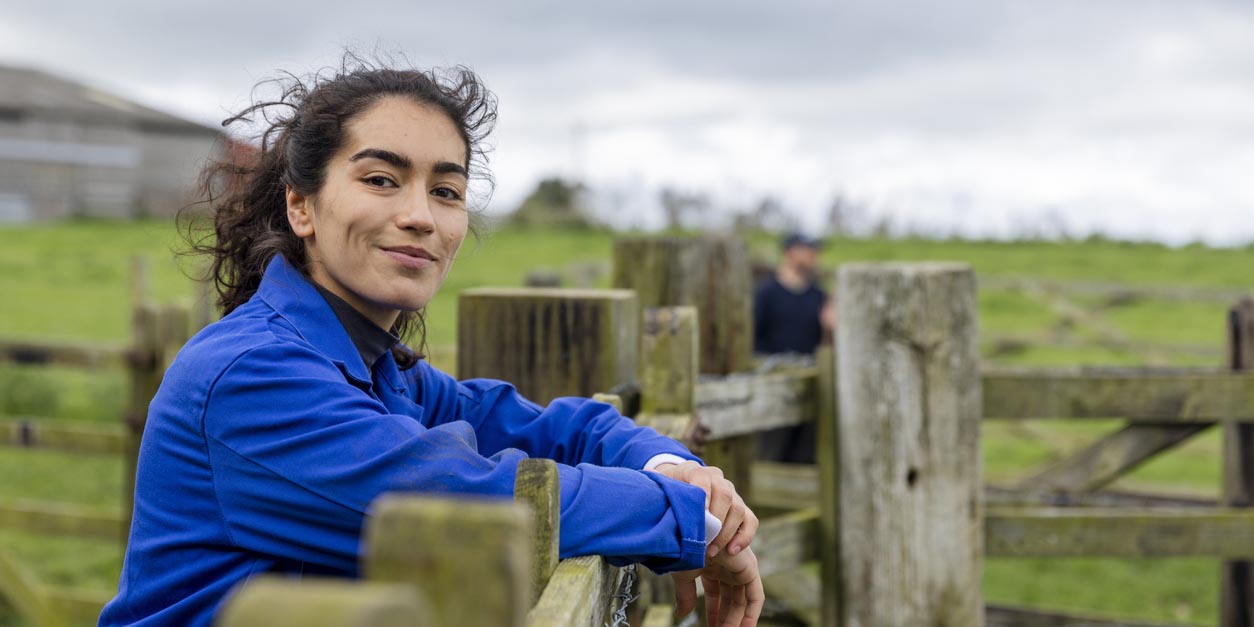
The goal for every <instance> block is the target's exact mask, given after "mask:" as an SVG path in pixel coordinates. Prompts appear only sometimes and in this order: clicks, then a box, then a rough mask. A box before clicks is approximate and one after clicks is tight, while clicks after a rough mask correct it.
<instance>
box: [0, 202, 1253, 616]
mask: <svg viewBox="0 0 1254 627" xmlns="http://www.w3.org/2000/svg"><path fill="white" fill-rule="evenodd" d="M612 240H613V235H612V234H609V233H599V232H591V233H588V232H553V231H544V232H535V231H532V232H526V231H508V230H501V231H498V232H495V233H490V234H488V235H485V236H483V237H482V238H481V239H480V240H478V241H474V240H472V241H469V242H467V244H466V245H465V246H464V247H463V250H462V252H461V254H460V255H459V259H458V261H457V265H456V266H455V267H454V269H453V271H452V274H451V275H450V277H449V280H448V282H447V284H446V285H445V287H444V289H443V290H442V291H441V293H440V294H439V295H438V296H437V297H436V299H435V301H434V302H433V303H432V304H431V306H430V308H429V311H428V323H427V328H428V333H429V337H428V340H429V344H430V346H431V348H432V360H433V362H435V363H436V365H438V366H441V367H446V368H449V367H451V365H452V364H453V363H454V362H453V360H454V359H455V356H454V355H453V351H454V344H455V338H456V315H455V314H456V294H457V292H458V291H460V290H462V289H465V288H468V287H472V286H485V285H507V286H515V285H520V284H521V283H522V281H523V277H524V276H525V274H526V273H527V271H528V270H531V269H534V268H538V267H548V268H553V269H558V270H563V271H565V272H567V274H569V275H571V276H574V275H579V276H583V277H585V280H588V281H590V282H591V284H592V285H600V286H604V285H607V284H608V281H609V277H608V271H609V257H610V249H611V244H612ZM773 242H774V240H773V239H771V238H769V237H761V238H754V239H752V240H751V246H752V248H753V250H754V251H755V253H756V254H758V255H759V256H760V257H762V258H765V259H770V258H772V256H773V254H774V243H773ZM180 246H181V244H180V240H179V237H178V234H177V233H176V232H175V230H174V229H173V227H172V226H171V225H169V224H167V223H162V222H146V223H131V224H124V223H107V222H98V223H91V222H85V223H70V224H62V225H56V226H34V227H8V228H3V229H0V336H5V337H15V336H16V337H31V338H58V339H66V338H70V339H79V340H90V341H99V342H108V343H124V342H126V340H127V337H128V333H129V330H128V325H129V315H130V312H129V303H130V299H131V295H130V294H131V292H130V286H129V266H130V259H131V257H132V256H134V255H142V256H144V257H146V258H147V259H148V261H149V264H150V267H151V276H152V287H153V292H154V297H155V299H156V300H158V301H161V302H164V301H170V300H180V299H181V300H188V301H190V300H191V299H192V298H193V297H194V294H195V290H194V289H193V285H192V283H191V281H190V280H189V279H188V278H187V275H188V274H190V273H193V272H194V271H195V269H196V268H197V267H198V266H197V263H198V261H197V260H194V259H189V258H181V257H179V256H177V255H176V254H175V252H174V251H175V250H177V249H178V248H179V247H180ZM823 260H824V263H825V265H826V266H828V267H834V266H836V265H837V264H840V263H844V262H849V261H888V260H892V261H908V260H957V261H964V262H967V263H970V264H971V265H972V266H973V267H974V268H975V269H976V271H977V272H978V273H979V275H980V278H981V280H986V281H988V282H989V283H990V284H997V283H998V282H997V280H999V279H1002V280H1004V279H1023V278H1031V279H1043V280H1049V281H1062V282H1090V283H1119V284H1127V285H1134V286H1147V287H1156V288H1171V287H1205V288H1214V289H1225V290H1240V289H1244V288H1247V287H1248V288H1250V289H1251V291H1254V279H1251V278H1249V276H1248V275H1247V272H1246V270H1245V269H1246V268H1249V267H1251V266H1254V250H1249V249H1225V250H1215V249H1207V248H1201V247H1188V248H1183V249H1171V248H1166V247H1163V246H1157V245H1148V244H1126V243H1115V242H1104V241H1089V242H1077V243H1066V244H1055V243H1040V242H1028V243H998V242H967V241H921V240H899V241H888V240H837V241H834V242H831V244H830V245H829V246H828V248H827V249H826V250H825V251H824V253H823ZM1003 283H1004V281H1003ZM979 306H980V325H981V333H982V338H983V343H984V349H985V352H986V360H987V361H989V362H991V363H998V364H1007V365H1080V364H1084V365H1185V366H1198V365H1208V366H1219V365H1221V364H1222V361H1223V356H1224V342H1225V330H1224V326H1223V325H1224V320H1225V315H1226V307H1225V305H1224V303H1222V302H1178V301H1167V300H1153V299H1142V300H1133V301H1130V302H1127V303H1113V304H1112V303H1101V302H1099V299H1095V298H1094V297H1092V296H1068V295H1066V294H1041V293H1037V292H1032V291H1025V290H1018V289H984V290H982V291H981V293H980V297H979ZM1076 310H1079V311H1081V312H1088V313H1086V314H1085V315H1080V316H1077V315H1076V314H1075V313H1074V312H1075V311H1076ZM1007 338H1009V339H1012V340H1015V341H1003V340H1006V339H1007ZM124 397H125V378H124V376H123V375H122V374H121V373H120V372H100V373H78V372H72V371H67V370H64V369H33V368H18V367H14V366H0V414H8V415H33V416H41V417H47V418H49V419H74V420H100V421H106V422H108V421H116V420H118V418H119V416H120V414H121V412H122V411H123V406H124V400H125V398H124ZM1116 425H1117V423H1115V422H1086V423H1083V424H1080V423H1067V424H1059V423H1054V422H1044V421H1042V422H1024V423H1013V424H1011V423H995V422H994V423H986V424H985V431H984V440H983V447H984V456H985V468H986V476H987V478H988V480H989V481H990V482H994V483H1001V484H1008V483H1013V482H1014V481H1015V480H1016V479H1018V478H1021V477H1023V476H1025V475H1026V474H1027V473H1029V472H1030V471H1031V469H1032V468H1034V467H1037V466H1039V465H1040V464H1043V463H1048V462H1049V461H1051V460H1055V459H1058V458H1059V457H1061V456H1064V455H1066V454H1067V453H1068V452H1070V451H1074V450H1076V449H1077V448H1080V447H1082V446H1084V445H1085V444H1086V443H1087V442H1089V441H1091V440H1092V439H1094V438H1096V437H1098V436H1100V435H1101V434H1102V433H1104V432H1106V431H1109V430H1111V429H1113V428H1115V427H1116ZM121 477H122V463H121V460H120V459H114V458H99V457H91V456H83V455H66V454H59V453H50V452H32V451H19V450H14V449H0V499H18V498H42V499H48V498H54V497H55V498H57V499H60V500H64V501H69V502H74V503H80V504H86V505H92V506H97V507H104V508H119V507H120V503H121V499H120V491H121ZM1218 486H1219V439H1218V437H1217V434H1215V433H1207V434H1204V435H1203V436H1201V437H1199V438H1197V439H1195V440H1194V441H1191V442H1189V443H1187V444H1186V445H1184V446H1182V447H1181V448H1179V449H1178V450H1175V451H1173V452H1171V453H1169V454H1167V455H1164V456H1161V457H1159V458H1157V459H1155V460H1153V461H1152V462H1150V463H1148V464H1146V465H1145V466H1144V467H1142V468H1140V469H1138V471H1137V472H1135V473H1133V474H1132V475H1130V476H1129V477H1127V478H1125V479H1123V480H1121V481H1120V482H1119V483H1118V485H1117V486H1116V487H1120V488H1127V489H1136V490H1154V491H1160V492H1170V493H1180V494H1190V495H1202V496H1206V495H1210V496H1213V495H1215V494H1216V493H1217V491H1218ZM0 550H3V551H7V552H9V553H10V554H11V555H14V556H16V557H17V558H18V559H20V560H21V561H22V562H23V563H24V564H25V565H26V566H28V567H29V568H30V569H32V570H33V571H34V572H35V573H37V575H38V576H39V578H40V579H41V580H42V581H44V582H45V583H49V584H56V585H72V586H82V587H88V588H95V589H111V588H113V587H114V586H115V584H116V579H117V573H118V570H119V568H120V563H121V556H120V552H119V549H118V547H117V546H115V545H113V544H109V543H101V542H87V541H76V542H68V541H62V540H55V541H54V540H47V539H40V538H33V537H27V536H21V535H18V534H14V533H12V532H6V531H3V530H0ZM1217 588H1218V564H1217V563H1216V562H1215V561H1214V560H1205V559H1190V560H1099V559H1084V560H1004V559H994V560H990V561H989V562H988V563H987V568H986V575H985V598H986V599H987V600H988V601H990V602H1001V603H1015V604H1028V605H1039V606H1044V607H1051V608H1060V609H1080V610H1089V611H1097V612H1100V613H1106V614H1111V615H1115V616H1123V617H1127V618H1130V619H1141V620H1158V621H1175V622H1184V623H1194V624H1199V625H1208V624H1212V625H1213V624H1215V622H1216V621H1217V612H1218V610H1217V605H1218V591H1217ZM0 605H2V601H0ZM17 624H18V623H16V622H14V619H12V618H11V617H10V618H5V617H3V610H2V609H0V627H5V626H8V625H17Z"/></svg>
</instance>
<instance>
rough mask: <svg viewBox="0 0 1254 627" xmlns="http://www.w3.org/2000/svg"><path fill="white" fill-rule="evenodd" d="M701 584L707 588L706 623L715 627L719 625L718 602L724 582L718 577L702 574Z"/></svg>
mask: <svg viewBox="0 0 1254 627" xmlns="http://www.w3.org/2000/svg"><path fill="white" fill-rule="evenodd" d="M701 585H702V587H704V588H705V624H706V625H709V626H710V627H715V626H717V625H718V602H719V595H720V594H722V587H721V586H722V584H720V583H719V582H718V580H716V579H713V578H711V577H707V576H705V575H702V576H701Z"/></svg>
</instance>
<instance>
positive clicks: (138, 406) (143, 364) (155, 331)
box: [122, 303, 161, 547]
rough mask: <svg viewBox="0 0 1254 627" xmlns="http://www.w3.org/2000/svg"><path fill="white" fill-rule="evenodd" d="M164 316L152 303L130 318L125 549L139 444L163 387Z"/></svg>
mask: <svg viewBox="0 0 1254 627" xmlns="http://www.w3.org/2000/svg"><path fill="white" fill-rule="evenodd" d="M160 354H161V316H160V312H159V310H158V309H157V307H156V306H155V305H153V304H151V303H139V304H137V305H136V306H135V310H134V312H133V313H132V315H131V347H130V350H129V351H128V352H127V374H128V378H129V379H130V382H129V385H130V395H129V399H128V401H127V408H126V415H125V416H124V418H123V421H124V422H125V423H126V446H125V450H126V470H125V472H126V477H125V479H124V480H123V481H122V516H123V525H122V546H123V547H125V546H126V543H127V541H128V539H129V537H130V530H131V515H132V513H133V509H134V505H135V470H136V466H137V464H138V461H139V442H140V438H141V437H142V436H143V435H144V424H145V423H146V422H147V421H148V404H149V403H150V402H151V401H152V397H153V395H154V394H156V393H157V387H159V386H160V385H161V370H160V367H161V364H160V363H159V362H160V361H161V359H160V358H159V355H160Z"/></svg>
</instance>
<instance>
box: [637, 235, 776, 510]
mask: <svg viewBox="0 0 1254 627" xmlns="http://www.w3.org/2000/svg"><path fill="white" fill-rule="evenodd" d="M614 287H618V288H626V289H632V290H635V291H636V293H637V295H638V296H639V299H640V306H641V307H642V308H646V307H675V306H693V307H696V308H697V312H698V314H697V315H698V317H699V318H698V321H697V322H698V323H699V327H698V329H699V333H698V337H699V340H698V350H699V356H698V364H699V368H700V372H701V374H717V375H726V374H732V373H735V372H747V371H748V370H749V369H750V368H751V367H752V362H753V347H752V341H753V338H752V336H751V334H752V331H753V324H752V320H751V318H752V313H753V312H752V309H753V293H752V289H753V286H752V284H751V283H750V272H749V249H748V247H747V246H746V245H745V243H744V241H742V240H740V239H737V238H720V237H704V238H676V237H633V238H620V239H618V240H616V241H615V242H614ZM641 400H642V402H647V401H645V400H644V397H643V395H642V398H641ZM702 457H703V458H704V459H705V460H706V462H708V463H710V464H711V465H714V466H718V467H719V468H722V469H723V471H724V472H725V473H726V474H727V478H728V479H730V480H731V481H732V483H735V484H736V485H737V486H739V487H740V489H741V490H747V489H748V485H749V467H750V464H751V463H752V461H753V457H754V439H753V437H752V436H739V437H733V438H727V439H724V440H719V441H716V442H713V443H711V444H710V445H708V446H706V447H705V450H703V451H702Z"/></svg>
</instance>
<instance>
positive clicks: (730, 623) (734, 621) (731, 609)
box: [716, 583, 745, 627]
mask: <svg viewBox="0 0 1254 627" xmlns="http://www.w3.org/2000/svg"><path fill="white" fill-rule="evenodd" d="M720 587H721V588H722V589H721V590H720V591H719V605H718V623H716V624H717V625H718V626H719V627H740V621H741V620H743V619H744V617H745V587H744V586H736V585H732V584H726V583H725V584H720Z"/></svg>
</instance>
